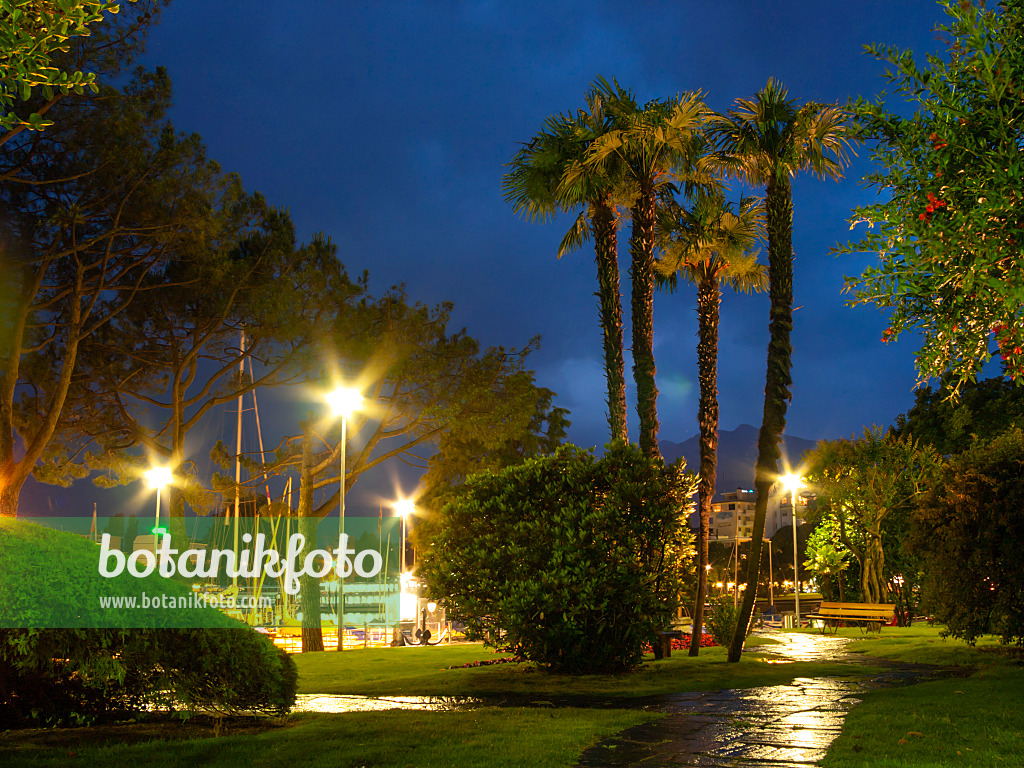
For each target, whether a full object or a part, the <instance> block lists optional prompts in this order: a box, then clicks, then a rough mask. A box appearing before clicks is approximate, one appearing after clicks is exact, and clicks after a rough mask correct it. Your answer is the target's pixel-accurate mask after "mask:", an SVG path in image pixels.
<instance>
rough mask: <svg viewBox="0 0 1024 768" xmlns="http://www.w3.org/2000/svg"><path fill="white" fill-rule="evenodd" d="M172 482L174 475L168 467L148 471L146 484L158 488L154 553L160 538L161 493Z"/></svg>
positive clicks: (154, 524) (154, 527)
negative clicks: (158, 531) (158, 530)
mask: <svg viewBox="0 0 1024 768" xmlns="http://www.w3.org/2000/svg"><path fill="white" fill-rule="evenodd" d="M172 480H174V475H173V474H172V473H171V470H169V469H168V468H167V467H153V468H152V469H150V470H147V471H146V482H147V483H149V487H150V488H156V515H155V516H154V518H153V542H154V551H155V550H156V541H157V538H158V537H159V536H160V534H159V533H157V529H158V528H159V527H160V491H161V490H162V489H163V487H164V486H165V485H170V484H171V481H172Z"/></svg>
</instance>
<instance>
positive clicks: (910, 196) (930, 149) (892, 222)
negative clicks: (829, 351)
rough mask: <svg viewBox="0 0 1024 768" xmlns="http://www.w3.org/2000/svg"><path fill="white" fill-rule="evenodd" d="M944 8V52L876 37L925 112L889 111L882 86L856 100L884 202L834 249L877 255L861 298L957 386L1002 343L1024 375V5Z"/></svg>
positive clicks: (903, 90) (856, 286) (858, 282)
mask: <svg viewBox="0 0 1024 768" xmlns="http://www.w3.org/2000/svg"><path fill="white" fill-rule="evenodd" d="M939 5H940V7H942V8H943V10H944V12H945V13H946V15H947V16H948V17H949V19H950V21H949V23H948V24H947V25H945V26H940V27H939V29H940V30H941V31H943V32H944V33H945V35H946V38H947V40H948V47H947V50H946V55H945V56H944V57H938V56H928V57H927V58H926V61H925V63H924V64H920V63H918V61H916V60H915V58H914V56H913V54H912V53H911V52H909V51H898V50H896V49H895V48H892V47H884V46H878V45H873V46H868V49H867V50H868V52H869V53H871V54H872V55H874V56H875V57H876V58H878V59H879V60H881V61H884V62H886V63H887V64H888V65H889V67H888V69H887V70H886V79H887V81H888V82H889V84H890V85H891V86H892V91H893V96H902V97H903V98H905V100H906V101H907V102H909V103H910V104H911V105H912V106H913V107H914V108H915V109H916V111H915V112H914V114H913V115H911V116H910V117H902V116H900V115H899V114H894V113H892V112H889V111H888V109H887V107H886V104H885V101H884V98H885V97H882V98H880V99H879V100H878V102H877V103H871V102H867V101H865V100H863V99H858V100H857V102H856V104H855V105H854V107H853V108H854V112H855V114H856V117H857V122H858V125H859V133H860V135H861V136H862V137H863V138H864V139H865V140H868V141H871V142H873V143H874V149H873V152H872V157H873V159H874V161H875V163H876V164H877V165H878V166H879V170H878V171H876V172H875V173H872V174H870V175H869V176H867V178H866V181H867V182H868V184H869V186H871V187H873V188H875V189H876V190H877V191H878V192H879V193H880V197H881V198H882V200H883V201H882V202H879V203H876V204H874V205H869V206H862V207H859V208H857V209H855V211H854V215H853V218H852V224H853V226H856V225H857V224H860V223H867V224H868V231H867V232H866V233H865V234H864V235H863V237H861V238H860V239H859V240H856V241H851V242H850V243H848V244H846V245H845V246H843V247H841V248H839V249H838V250H839V251H840V252H844V253H877V254H878V258H879V263H878V264H877V265H876V266H873V267H869V268H868V269H867V270H865V272H864V273H863V274H861V275H860V277H857V278H849V279H848V281H847V286H848V288H849V289H851V290H853V291H854V293H855V295H856V298H855V299H854V300H853V303H854V304H859V303H866V302H873V303H875V304H877V305H878V306H880V307H885V308H890V309H891V310H892V315H891V317H890V326H889V328H888V329H887V330H886V332H885V334H884V335H883V341H889V340H890V339H894V338H897V337H898V336H899V335H900V334H901V333H903V332H905V331H915V332H917V333H920V334H921V336H922V339H923V341H922V345H921V348H920V350H919V351H918V353H917V370H918V373H919V376H920V378H921V380H922V381H923V380H927V379H928V378H931V377H938V376H941V375H943V374H948V375H949V377H950V380H951V383H952V387H953V391H954V392H955V391H956V388H957V386H958V385H960V384H963V383H964V382H967V381H970V380H972V379H974V378H975V377H976V376H977V374H978V373H979V372H980V371H981V369H982V367H983V366H984V365H985V363H986V362H987V361H988V360H989V359H990V358H991V357H992V356H993V355H994V354H995V353H996V352H998V353H999V354H1000V355H1001V357H1002V359H1003V361H1004V368H1005V371H1006V373H1007V374H1008V375H1009V376H1010V377H1012V378H1013V379H1014V380H1016V381H1021V380H1024V352H1022V348H1024V294H1022V293H1021V290H1020V281H1019V280H1018V279H1017V275H1018V274H1019V271H1020V268H1021V263H1020V254H1021V244H1022V243H1024V217H1022V214H1021V210H1022V209H1021V200H1022V199H1024V159H1022V156H1021V152H1020V147H1021V142H1022V140H1024V133H1022V126H1024V101H1022V99H1021V94H1022V90H1021V88H1022V87H1024V86H1022V83H1024V5H1022V4H1021V3H1020V2H1019V0H1011V1H1010V2H1005V3H999V4H998V8H993V9H987V8H985V5H984V3H981V4H980V5H975V4H973V3H971V2H951V0H940V2H939ZM993 5H995V4H993ZM900 111H902V110H900ZM992 334H994V339H993V338H992ZM993 342H994V344H993Z"/></svg>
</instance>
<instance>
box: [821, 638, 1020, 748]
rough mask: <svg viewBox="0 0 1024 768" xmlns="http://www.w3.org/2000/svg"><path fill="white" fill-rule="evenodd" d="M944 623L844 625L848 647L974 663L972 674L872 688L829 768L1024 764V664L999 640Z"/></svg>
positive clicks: (903, 656)
mask: <svg viewBox="0 0 1024 768" xmlns="http://www.w3.org/2000/svg"><path fill="white" fill-rule="evenodd" d="M940 632H941V629H940V628H939V627H929V626H925V625H917V626H914V627H885V628H884V629H883V630H882V634H881V635H870V636H867V635H863V634H861V633H860V632H859V630H857V629H841V630H839V633H840V635H846V636H848V637H853V638H856V641H855V642H854V643H851V645H850V647H849V650H851V651H853V652H854V653H864V654H867V655H869V656H881V657H887V658H892V659H898V660H900V661H910V662H920V663H926V664H943V665H956V666H963V667H968V666H970V667H974V668H975V670H976V671H975V672H974V674H972V675H971V676H970V677H966V678H959V677H958V678H953V679H950V680H937V681H934V682H929V683H920V684H918V685H912V686H907V687H902V688H890V689H885V690H879V691H871V692H869V693H867V694H865V695H864V696H863V697H862V699H863V703H862V704H861V705H860V706H858V707H856V708H854V709H853V710H852V711H851V712H850V714H849V715H848V716H847V718H846V722H845V724H844V725H843V731H842V734H841V735H840V736H839V738H838V739H836V741H835V742H834V743H833V744H832V747H831V748H830V749H829V751H828V755H827V756H826V758H825V760H824V761H823V762H822V765H823V766H824V768H855V767H857V768H859V767H860V766H868V765H870V766H872V768H918V767H920V768H925V766H943V765H949V766H957V767H958V768H982V767H986V768H987V767H988V766H1024V708H1022V707H1021V696H1022V693H1024V667H1022V666H1021V664H1020V661H1019V657H1015V656H1014V654H1012V653H1007V649H1006V648H1005V647H1004V646H1002V645H1000V643H999V642H998V640H995V639H988V638H986V639H983V640H979V641H978V643H977V645H976V647H973V648H972V647H971V646H969V645H967V644H966V643H964V642H961V641H959V640H955V639H953V638H946V639H944V638H942V637H941V635H940Z"/></svg>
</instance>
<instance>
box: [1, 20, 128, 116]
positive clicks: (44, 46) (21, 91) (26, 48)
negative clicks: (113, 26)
mask: <svg viewBox="0 0 1024 768" xmlns="http://www.w3.org/2000/svg"><path fill="white" fill-rule="evenodd" d="M118 11H120V6H119V5H118V3H116V2H109V1H108V0H3V2H2V3H0V72H2V75H0V128H5V129H7V130H10V129H11V128H14V127H16V126H25V127H28V128H31V129H33V130H38V129H40V128H44V127H46V126H48V125H53V123H51V122H49V121H46V120H44V119H43V118H42V116H41V115H40V114H39V113H38V112H33V113H32V114H31V115H29V116H28V118H27V119H25V120H21V119H20V118H18V117H17V115H15V114H13V113H11V112H10V110H11V108H12V107H13V106H14V103H15V101H16V100H20V101H28V100H29V99H30V98H31V96H32V89H33V88H41V89H42V93H43V98H44V99H46V100H47V101H49V100H50V99H52V98H53V95H54V92H55V91H58V92H60V93H65V94H66V93H69V92H71V91H74V92H75V93H78V94H81V93H84V91H85V88H89V89H91V90H92V91H93V93H96V92H98V91H99V87H98V86H97V85H96V74H95V73H94V72H79V71H75V72H70V73H69V72H64V71H61V69H60V68H59V67H56V66H54V60H53V59H54V56H55V54H57V53H67V52H68V50H69V45H68V42H67V41H68V39H69V38H71V37H75V36H81V35H88V34H89V25H90V24H94V23H96V22H99V21H102V19H103V14H104V13H117V12H118Z"/></svg>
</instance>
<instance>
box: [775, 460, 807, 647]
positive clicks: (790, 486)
mask: <svg viewBox="0 0 1024 768" xmlns="http://www.w3.org/2000/svg"><path fill="white" fill-rule="evenodd" d="M779 479H780V480H781V481H782V487H783V488H785V489H786V491H787V492H789V494H790V501H791V503H792V505H793V506H792V518H793V597H794V598H795V600H796V621H795V625H796V627H797V628H799V627H800V574H799V571H798V570H797V560H798V557H797V549H796V492H797V491H798V490H800V489H801V488H803V487H804V484H803V481H802V480H801V479H800V476H799V475H794V474H793V473H792V472H787V473H786V474H785V475H783V476H782V477H780V478H779Z"/></svg>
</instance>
